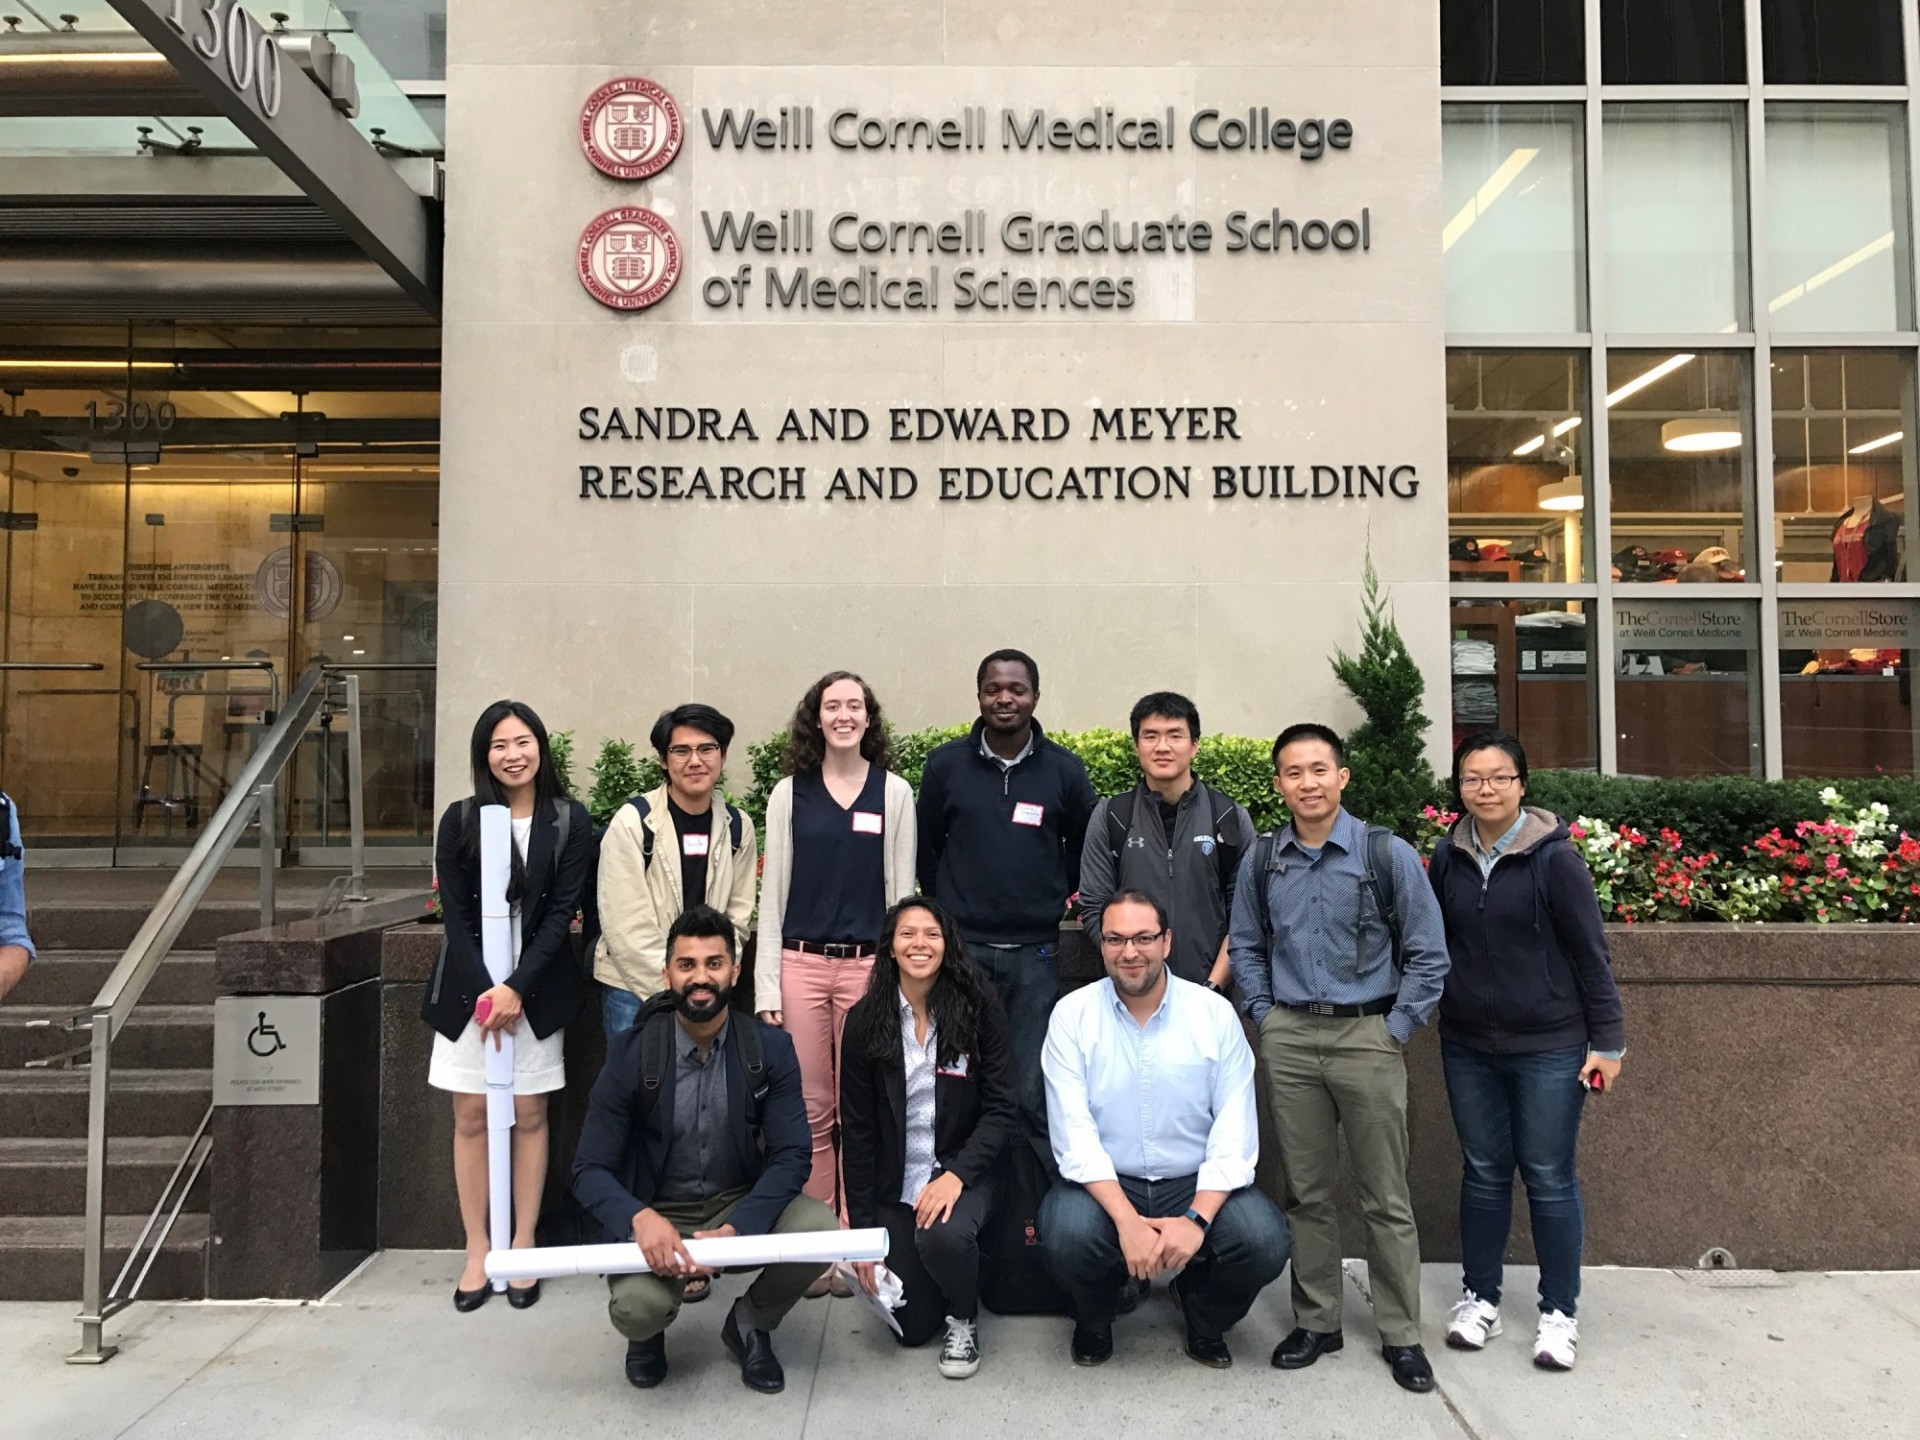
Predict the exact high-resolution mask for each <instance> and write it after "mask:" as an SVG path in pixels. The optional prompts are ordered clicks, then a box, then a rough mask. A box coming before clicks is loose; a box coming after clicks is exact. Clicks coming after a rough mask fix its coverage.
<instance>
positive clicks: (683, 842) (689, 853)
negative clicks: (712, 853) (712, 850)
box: [680, 831, 713, 860]
mask: <svg viewBox="0 0 1920 1440" xmlns="http://www.w3.org/2000/svg"><path fill="white" fill-rule="evenodd" d="M712 838H713V837H711V836H710V835H708V834H707V833H706V832H705V831H701V832H700V833H699V834H697V835H696V834H693V833H692V832H689V833H687V834H685V835H682V836H681V837H680V853H681V854H682V855H684V856H686V857H687V858H688V859H689V860H698V859H703V858H705V856H706V853H707V846H708V844H709V843H710V842H711V840H712Z"/></svg>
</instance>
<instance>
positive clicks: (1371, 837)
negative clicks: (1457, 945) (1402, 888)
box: [1362, 825, 1406, 970]
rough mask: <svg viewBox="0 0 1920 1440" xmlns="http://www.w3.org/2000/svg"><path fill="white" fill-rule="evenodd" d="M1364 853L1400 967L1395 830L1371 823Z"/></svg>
mask: <svg viewBox="0 0 1920 1440" xmlns="http://www.w3.org/2000/svg"><path fill="white" fill-rule="evenodd" d="M1362 855H1363V857H1364V858H1363V860H1362V863H1363V864H1364V865H1365V866H1366V875H1365V884H1366V885H1367V886H1368V887H1369V888H1370V889H1371V890H1372V891H1373V900H1374V904H1375V905H1377V906H1378V907H1379V909H1380V918H1381V919H1383V920H1385V921H1386V922H1387V937H1388V939H1389V941H1390V942H1391V943H1392V946H1393V968H1394V969H1396V970H1398V969H1401V968H1402V967H1403V966H1404V964H1405V963H1406V962H1405V959H1404V957H1403V956H1402V955H1401V942H1400V908H1399V905H1398V904H1397V902H1398V900H1399V896H1398V895H1397V894H1396V893H1395V891H1396V889H1397V886H1396V884H1395V881H1394V877H1393V831H1391V830H1389V829H1388V828H1387V827H1386V826H1384V825H1369V826H1368V827H1367V843H1366V847H1365V849H1364V850H1363V851H1362Z"/></svg>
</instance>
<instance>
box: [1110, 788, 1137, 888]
mask: <svg viewBox="0 0 1920 1440" xmlns="http://www.w3.org/2000/svg"><path fill="white" fill-rule="evenodd" d="M1139 798H1140V792H1139V790H1137V789H1135V790H1129V791H1127V792H1126V793H1125V794H1124V795H1116V796H1114V797H1113V798H1112V799H1111V800H1109V801H1107V849H1109V850H1111V851H1112V852H1113V879H1114V883H1115V884H1116V885H1117V884H1119V883H1120V854H1121V852H1122V851H1124V850H1125V849H1126V848H1127V832H1128V831H1129V830H1131V829H1133V806H1134V802H1135V801H1136V800H1138V799H1139Z"/></svg>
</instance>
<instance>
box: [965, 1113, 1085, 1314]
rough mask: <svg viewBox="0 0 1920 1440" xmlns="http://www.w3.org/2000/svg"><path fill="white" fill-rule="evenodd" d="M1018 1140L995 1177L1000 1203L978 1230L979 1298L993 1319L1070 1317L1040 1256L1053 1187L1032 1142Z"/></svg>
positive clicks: (1063, 1293)
mask: <svg viewBox="0 0 1920 1440" xmlns="http://www.w3.org/2000/svg"><path fill="white" fill-rule="evenodd" d="M1035 1143H1040V1144H1044V1143H1045V1142H1044V1141H1040V1142H1031V1141H1029V1140H1027V1139H1026V1138H1025V1137H1017V1138H1015V1140H1014V1141H1013V1143H1012V1144H1010V1145H1008V1146H1007V1148H1006V1150H1005V1151H1003V1152H1002V1155H1001V1160H1000V1164H999V1165H998V1167H996V1175H997V1179H998V1182H999V1186H1000V1204H999V1207H998V1208H997V1209H996V1210H995V1212H994V1214H993V1216H992V1218H991V1219H989V1220H988V1221H987V1223H986V1225H985V1226H984V1227H983V1228H982V1229H981V1231H980V1300H981V1303H982V1304H984V1305H985V1306H986V1307H987V1308H988V1309H989V1310H991V1311H993V1313H994V1314H996V1315H1068V1314H1071V1313H1072V1308H1073V1307H1072V1304H1071V1302H1069V1301H1068V1299H1067V1292H1066V1291H1064V1290H1062V1289H1061V1288H1060V1285H1059V1283H1058V1282H1057V1281H1056V1280H1055V1279H1054V1278H1053V1276H1051V1275H1049V1274H1048V1273H1047V1267H1046V1265H1045V1263H1044V1262H1043V1261H1042V1259H1041V1256H1040V1202H1041V1201H1042V1200H1043V1199H1045V1198H1046V1194H1047V1189H1048V1187H1049V1185H1050V1184H1051V1181H1050V1180H1049V1178H1048V1175H1047V1171H1046V1167H1045V1166H1044V1165H1042V1164H1041V1162H1040V1157H1039V1155H1038V1154H1037V1153H1036V1152H1035V1151H1034V1148H1033V1147H1034V1144H1035Z"/></svg>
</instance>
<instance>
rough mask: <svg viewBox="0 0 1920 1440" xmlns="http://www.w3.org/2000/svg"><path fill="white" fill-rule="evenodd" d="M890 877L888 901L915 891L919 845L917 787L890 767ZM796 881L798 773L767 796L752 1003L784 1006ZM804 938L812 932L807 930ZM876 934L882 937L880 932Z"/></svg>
mask: <svg viewBox="0 0 1920 1440" xmlns="http://www.w3.org/2000/svg"><path fill="white" fill-rule="evenodd" d="M883 804H884V807H885V812H886V820H885V821H884V822H883V823H884V824H885V825H886V846H885V856H886V859H885V870H886V873H885V877H884V879H883V881H882V885H883V887H884V893H885V895H886V897H887V904H889V905H891V904H893V903H894V902H895V901H896V900H900V899H902V898H904V897H906V896H908V895H911V894H912V893H913V863H914V854H915V849H914V847H915V844H916V843H917V841H918V838H919V832H918V828H917V826H916V825H915V822H914V816H913V787H912V786H911V785H909V784H907V782H906V781H905V780H902V779H901V778H900V777H899V776H898V775H895V774H893V773H892V772H891V771H889V772H888V774H887V779H886V787H885V800H884V802H883ZM792 883H793V777H792V776H788V777H787V778H786V779H785V780H782V781H781V782H780V783H779V784H778V785H776V786H774V787H773V794H771V795H769V796H768V797H767V873H766V874H765V876H763V877H762V888H761V891H760V939H759V942H758V945H757V946H756V948H755V950H754V952H753V953H754V958H753V1008H754V1009H755V1010H756V1011H761V1010H779V1009H782V1008H783V1007H782V1006H781V1004H780V944H781V941H782V939H783V926H782V924H781V921H782V920H783V918H784V917H785V915H786V912H787V888H788V887H789V886H790V885H792ZM799 938H800V939H802V940H805V939H807V938H808V937H807V936H805V935H802V936H800V937H799ZM875 938H876V939H877V938H878V937H875Z"/></svg>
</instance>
